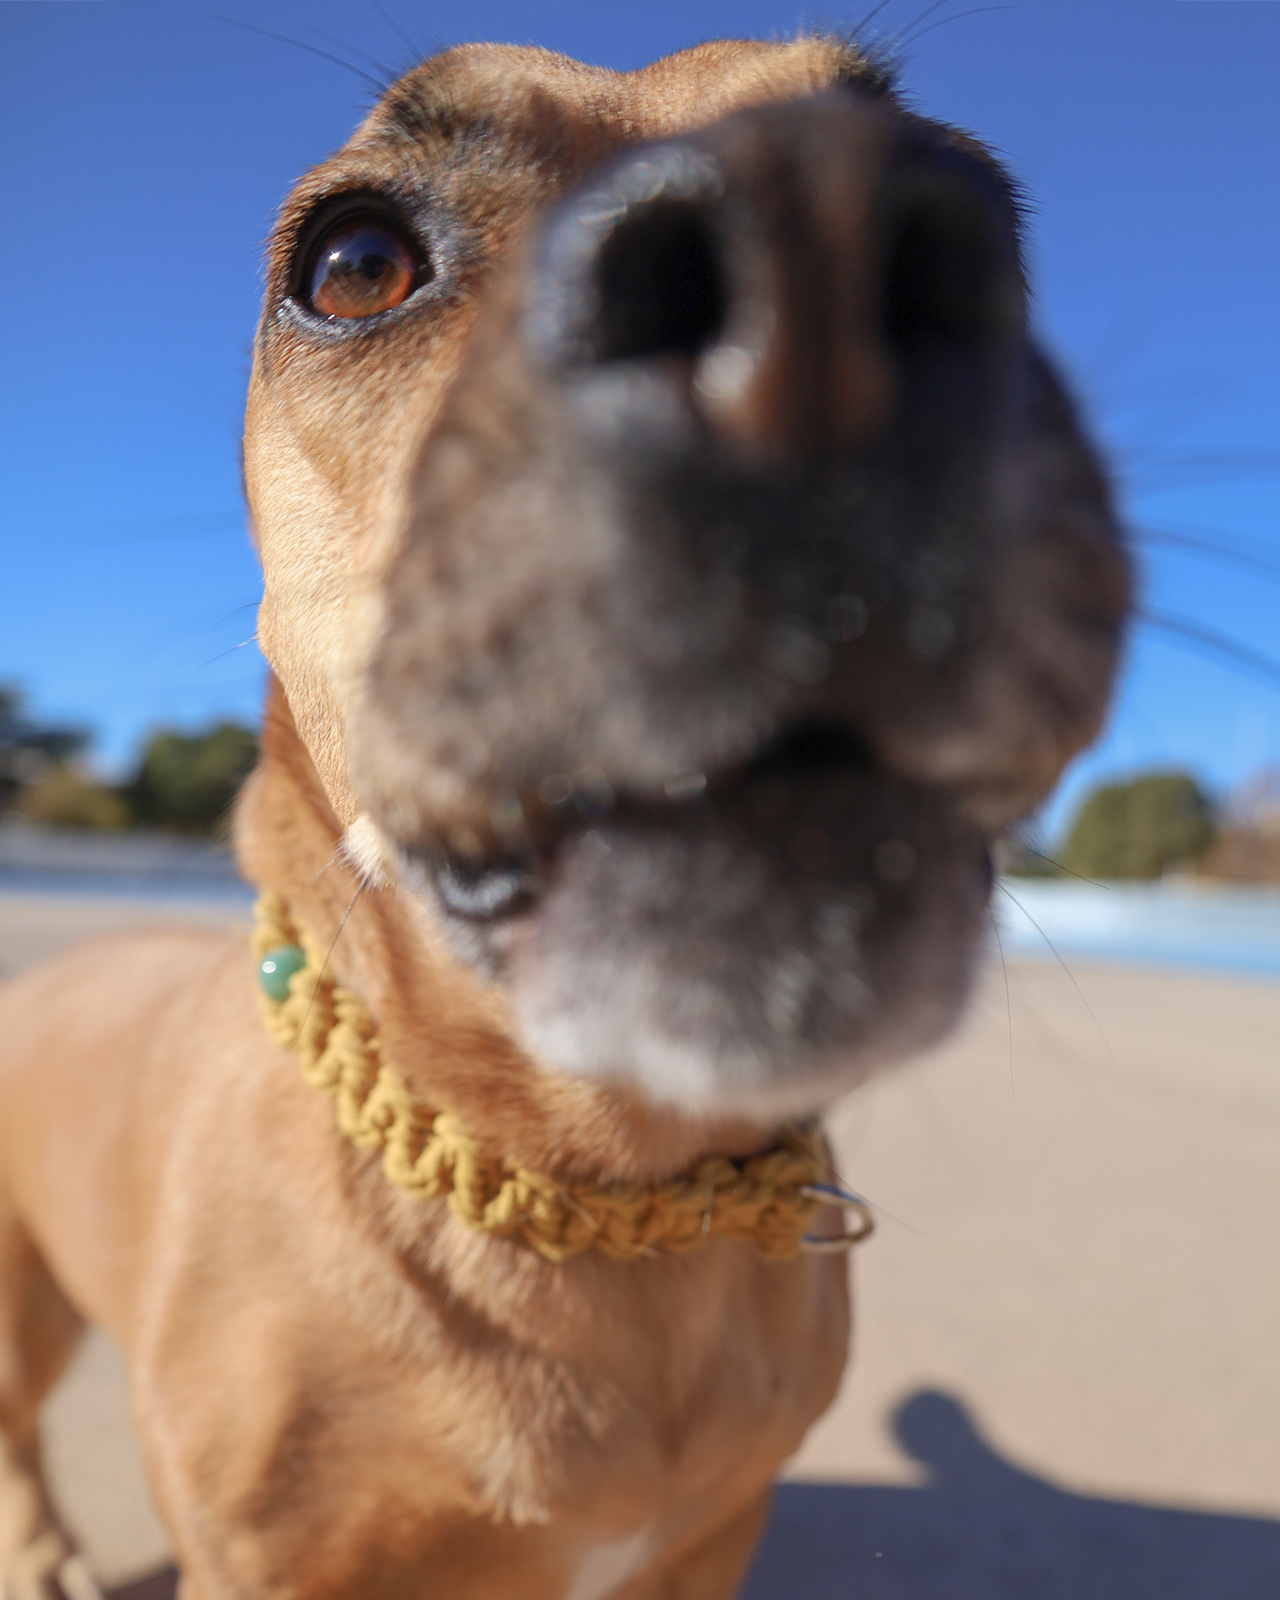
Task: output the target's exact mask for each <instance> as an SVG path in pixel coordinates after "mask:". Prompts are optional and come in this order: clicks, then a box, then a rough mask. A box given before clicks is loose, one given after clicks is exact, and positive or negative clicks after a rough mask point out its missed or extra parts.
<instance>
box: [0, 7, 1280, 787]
mask: <svg viewBox="0 0 1280 1600" xmlns="http://www.w3.org/2000/svg"><path fill="white" fill-rule="evenodd" d="M870 4H871V0H860V4H859V5H858V6H855V7H853V8H851V9H848V10H846V9H843V8H841V7H839V6H830V5H829V6H819V7H802V6H797V5H795V4H792V3H786V0H781V3H774V0H734V3H732V4H730V3H727V0H685V3H683V4H679V5H676V4H671V3H668V0H646V3H645V4H644V5H638V4H632V5H620V4H608V3H605V0H594V3H591V4H583V3H579V0H542V3H539V4H524V5H517V4H512V3H500V0H469V3H468V4H467V5H465V6H460V5H457V4H451V5H448V6H446V5H443V4H438V3H436V4H429V3H424V0H384V4H383V6H382V8H381V10H380V9H379V7H378V6H375V5H373V4H371V3H369V0H308V3H306V4H303V3H299V0H218V12H221V13H225V15H226V16H228V17H231V18H236V19H239V20H240V21H242V22H244V23H249V24H252V25H253V26H254V27H256V28H258V29H265V30H267V31H268V32H273V33H279V34H284V35H289V36H291V37H292V38H293V39H295V40H298V41H301V42H302V43H305V44H309V45H311V46H313V47H315V49H318V50H321V51H330V52H332V53H333V54H335V55H339V56H345V57H347V59H349V60H350V61H353V62H355V63H356V64H358V65H361V66H363V67H366V68H368V70H369V71H371V72H373V73H375V75H376V73H377V71H378V68H376V67H373V66H371V65H370V63H369V61H368V60H366V59H365V56H367V57H371V58H374V59H375V60H376V61H377V62H379V63H380V64H381V65H382V66H385V67H386V68H387V69H390V70H392V71H399V70H402V69H403V68H405V67H406V66H408V65H410V64H411V63H412V61H413V59H414V53H413V50H412V49H411V46H410V44H409V43H408V42H407V40H406V39H405V38H404V37H402V36H401V33H400V32H399V31H398V29H397V28H396V27H394V26H393V25H392V24H391V22H390V20H389V18H390V17H394V19H395V22H396V23H398V24H399V27H400V28H403V30H404V32H405V33H406V34H408V35H410V36H411V37H412V39H413V40H414V41H415V46H416V48H417V50H419V51H421V52H422V53H427V52H429V51H431V50H434V49H438V48H441V47H442V46H444V45H447V44H450V43H454V42H458V41H460V40H464V39H470V38H492V39H502V40H509V41H515V42H532V43H538V44H543V45H547V46H549V47H552V48H555V49H561V50H565V51H568V52H570V53H571V54H574V55H577V56H580V57H583V58H585V59H588V60H592V61H595V62H599V63H602V64H605V65H608V66H613V67H618V68H626V67H632V66H637V65H640V64H642V63H643V62H645V61H647V60H649V59H651V58H652V57H654V56H655V55H659V54H663V53H665V52H667V51H670V50H674V49H678V48H680V47H681V46H684V45H687V44H692V43H695V42H696V41H698V40H699V39H703V38H708V37H714V36H716V35H720V34H779V33H783V34H785V33H788V32H791V31H793V30H794V29H795V28H796V27H798V26H802V25H805V24H812V23H815V22H817V23H823V24H827V25H835V26H847V25H849V24H851V23H853V22H855V21H856V20H857V18H858V16H859V14H860V11H862V10H866V9H868V8H869V6H870ZM925 4H926V0H889V3H888V4H887V5H886V6H885V7H884V8H883V10H881V11H880V13H879V15H878V16H877V17H876V18H875V19H874V21H873V22H872V23H871V24H870V26H869V28H868V29H867V32H866V36H867V37H868V38H870V39H873V40H874V39H876V38H878V39H879V40H880V41H881V42H884V41H886V40H889V39H891V38H892V37H893V36H894V35H895V34H897V33H899V32H900V31H901V30H904V29H906V28H908V27H909V25H910V24H912V22H913V21H914V20H916V19H917V18H918V17H919V16H920V14H921V13H922V12H923V10H924V8H925ZM975 8H978V9H977V10H976V14H970V15H960V13H966V12H970V13H972V12H974V11H975ZM949 18H954V20H947V19H949ZM932 24H941V25H940V26H932V27H931V25H932ZM921 26H922V29H924V28H931V31H928V32H921V34H920V36H919V37H918V39H917V40H916V42H915V43H914V44H913V45H911V46H910V47H909V48H908V49H907V51H906V52H905V55H904V59H903V63H902V81H903V85H904V87H905V89H906V90H907V92H908V93H909V95H910V96H911V97H912V99H913V100H914V101H915V103H916V104H917V105H918V106H919V107H920V109H922V110H924V111H926V112H928V113H929V114H931V115H934V116H938V117H941V118H944V119H946V120H950V121H953V122H956V123H960V124H962V125H964V126H965V127H968V128H970V129H972V130H973V131H975V132H976V133H978V134H979V135H980V136H981V137H983V138H984V139H986V140H987V141H988V142H989V143H990V144H992V145H993V146H994V147H995V148H996V149H997V150H998V151H999V152H1000V153H1001V155H1002V156H1003V157H1004V159H1005V160H1006V161H1007V162H1008V164H1009V165H1010V166H1011V168H1012V169H1013V171H1014V172H1015V173H1016V174H1017V176H1018V177H1019V178H1020V179H1021V180H1022V181H1023V182H1024V183H1025V184H1026V186H1027V188H1028V189H1029V191H1030V193H1031V195H1032V197H1033V200H1034V202H1035V207H1036V210H1035V214H1034V217H1033V221H1032V228H1031V259H1032V267H1033V273H1034V279H1035V287H1036V316H1037V321H1038V324H1039V327H1040V330H1041V333H1042V335H1043V337H1044V338H1045V339H1046V341H1047V342H1048V344H1049V345H1050V346H1051V348H1052V349H1053V350H1054V351H1055V352H1056V353H1057V354H1058V356H1059V357H1060V359H1061V360H1062V361H1063V363H1064V364H1065V366H1066V368H1067V370H1068V372H1069V373H1070V375H1071V378H1072V381H1073V383H1074V385H1075V387H1076V389H1077V392H1078V393H1079V394H1080V395H1081V397H1082V398H1083V400H1084V402H1085V404H1086V405H1087V407H1088V409H1089V412H1090V414H1091V416H1092V418H1093V420H1094V423H1095V426H1096V428H1097V429H1098V431H1099V433H1100V435H1101V437H1102V439H1103V441H1104V443H1105V445H1106V448H1107V450H1108V453H1109V455H1110V458H1111V460H1112V462H1113V463H1114V465H1115V468H1116V471H1117V473H1118V476H1119V481H1120V484H1121V489H1122V496H1123V504H1124V509H1125V512H1126V516H1127V518H1128V520H1129V522H1130V524H1131V525H1132V526H1133V527H1134V529H1135V530H1139V531H1140V532H1142V534H1143V543H1142V545H1141V546H1140V548H1141V549H1142V551H1143V563H1142V564H1143V572H1144V602H1143V603H1144V606H1145V607H1146V608H1147V609H1148V610H1150V611H1152V612H1156V613H1160V614H1165V615H1168V616H1172V617H1174V618H1176V619H1181V620H1183V621H1185V622H1189V623H1191V624H1194V625H1195V626H1197V627H1199V628H1202V629H1207V630H1210V631H1212V632H1214V633H1216V634H1220V635H1223V636H1226V637H1228V638H1230V639H1231V640H1233V641H1236V642H1237V643H1238V644H1239V645H1241V646H1243V647H1245V648H1248V649H1252V650H1254V651H1256V652H1259V653H1262V654H1265V655H1275V656H1277V657H1280V627H1278V626H1277V623H1278V621H1280V586H1278V585H1277V581H1276V576H1277V574H1280V533H1278V531H1277V530H1278V529H1280V292H1278V289H1280V93H1278V92H1277V89H1276V78H1277V72H1278V70H1280V0H1070V3H1067V0H1013V3H1012V4H1009V5H1004V6H995V7H991V6H989V5H986V4H984V0H948V3H947V4H944V5H943V6H941V7H940V8H939V9H938V10H937V11H935V12H933V13H932V14H931V15H930V16H929V17H928V18H926V19H925V21H924V22H923V23H922V25H921ZM336 41H341V42H336ZM361 52H363V53H364V54H363V55H362V54H361ZM372 93H373V90H372V88H371V86H370V85H369V84H368V83H366V82H364V81H362V80H361V79H360V78H359V77H358V76H356V75H355V74H354V73H351V72H349V71H347V70H345V69H344V68H342V67H340V66H338V65H335V64H334V63H332V62H330V61H327V60H324V59H322V58H321V57H320V56H317V55H315V54H312V53H309V52H308V51H306V50H303V49H299V48H296V47H294V46H291V45H288V44H284V43H281V42H278V41H277V40H275V39H271V38H267V37H264V36H263V34H262V33H258V32H251V31H248V30H247V29H245V28H243V27H237V26H233V25H232V24H231V23H230V22H228V21H226V20H223V19H222V18H221V17H220V16H219V15H218V14H217V13H216V12H215V11H214V10H213V9H211V8H206V7H205V6H204V5H198V4H187V3H185V0H182V3H175V0H166V3H163V4H159V3H150V4H148V3H141V0H139V3H130V0H3V3H0V124H3V127H2V138H3V145H2V148H3V149H4V150H5V151H6V152H7V156H6V160H5V185H4V189H5V228H4V243H3V246H0V316H2V317H3V323H4V336H3V342H2V344H0V350H2V352H3V353H2V354H0V374H2V375H3V382H2V383H0V556H2V558H3V569H2V570H3V574H4V584H3V589H2V590H0V681H17V682H19V683H21V684H22V686H23V687H24V688H25V689H26V691H27V693H28V696H29V698H30V701H31V703H32V704H33V706H34V707H35V709H36V710H38V711H39V712H41V713H43V714H46V715H56V716H60V717H67V718H71V719H74V720H76V721H81V722H85V723H88V724H91V725H93V726H94V727H95V728H96V729H97V731H98V738H97V743H96V746H95V753H96V757H97V759H98V760H99V762H100V763H101V764H102V765H103V766H104V767H105V768H107V769H113V768H119V767H120V766H121V764H123V763H124V762H126V761H127V759H128V758H129V756H130V755H131V753H132V751H133V750H134V748H135V746H136V743H137V741H138V739H139V738H140V737H141V735H142V734H143V733H144V732H145V730H147V729H148V728H150V727H153V726H155V725H158V724H169V725H196V724H199V723H201V722H203V721H206V720H208V719H210V718H212V717H214V716H221V715H233V716H237V717H241V718H245V719H250V720H251V719H252V718H253V717H254V716H255V714H256V707H257V702H258V697H259V693H260V686H261V679H262V664H261V661H260V659H259V657H258V656H257V654H256V650H255V647H254V646H253V644H252V642H249V643H247V644H242V641H244V640H246V639H249V638H250V636H251V635H252V632H253V607H254V603H255V601H256V599H257V596H258V593H259V585H258V578H257V572H256V568H255V565H254V561H253V557H252V554H251V552H250V550H249V547H248V543H247V540H246V538H245V534H244V521H243V515H242V511H241V506H240V498H239V484H238V465H237V449H238V438H239V428H240V411H241V405H242V400H243V392H244V386H245V381H246V378H247V372H248V360H249V342H250V339H251V336H252V330H253V323H254V317H255V312H256V302H257V297H258V292H259V275H258V274H259V263H260V256H261V245H262V241H263V238H264V236H265V234H266V232H267V229H268V227H269V225H270V219H271V216H272V213H273V210H274V207H275V206H276V204H277V203H278V202H279V200H280V199H281V198H282V197H283V195H284V193H285V191H286V189H287V188H288V186H289V184H290V182H291V181H292V179H293V178H294V177H296V176H297V175H298V174H299V173H300V172H301V171H303V170H304V169H305V168H306V167H308V166H309V165H311V164H312V163H314V162H315V161H317V160H318V159H320V158H321V157H322V156H324V155H325V154H327V153H328V152H329V151H330V150H332V149H333V148H335V147H336V146H337V145H339V144H340V143H341V142H342V141H343V139H344V138H345V137H346V135H347V133H348V132H349V131H350V129H351V127H352V126H353V125H354V123H355V122H356V120H357V119H358V117H359V116H360V114H361V113H362V111H363V110H364V109H365V108H366V106H367V105H368V103H369V100H370V97H371V95H372ZM1148 535H1155V536H1156V537H1157V538H1158V539H1159V541H1160V542H1158V543H1157V542H1151V541H1150V539H1149V538H1148V537H1147V536H1148ZM1178 541H1181V542H1178ZM1188 541H1190V542H1188ZM1200 544H1203V545H1205V546H1208V547H1209V549H1208V550H1205V549H1201V548H1200V547H1199V546H1200ZM1210 552H1216V553H1217V557H1218V559H1216V560H1212V561H1211V560H1208V559H1205V557H1206V555H1207V554H1209V553H1210ZM1224 555H1225V556H1227V557H1232V558H1238V559H1237V564H1236V565H1234V566H1230V565H1225V564H1223V561H1222V557H1223V556H1224ZM1264 762H1274V763H1280V683H1267V682H1266V681H1264V680H1263V679H1261V678H1258V677H1255V678H1250V677H1247V676H1241V675H1240V674H1239V673H1238V672H1235V671H1231V670H1229V669H1228V667H1227V666H1226V665H1225V664H1224V663H1223V662H1222V661H1221V660H1215V659H1214V658H1213V657H1212V656H1211V655H1205V654H1201V653H1193V652H1188V651H1187V650H1185V649H1183V648H1179V647H1175V644H1174V643H1173V642H1172V641H1171V640H1170V639H1169V637H1168V635H1167V634H1162V633H1161V632H1159V631H1156V630H1153V629H1151V628H1149V627H1140V628H1139V629H1138V630H1137V631H1136V632H1135V634H1134V637H1133V641H1132V645H1131V648H1130V652H1129V658H1128V665H1127V670H1126V674H1125V677H1124V681H1123V685H1122V688H1121V691H1120V694H1119V696H1118V699H1117V703H1116V707H1115V710H1114V713H1113V716H1112V719H1111V723H1110V725H1109V728H1108V731H1107V733H1106V735H1105V737H1104V738H1103V740H1102V742H1101V743H1100V744H1099V746H1098V747H1097V748H1096V750H1095V751H1094V752H1092V753H1091V754H1090V755H1089V756H1087V757H1085V758H1084V759H1082V760H1081V761H1080V762H1078V763H1077V765H1076V767H1075V768H1074V769H1073V770H1072V771H1071V773H1070V774H1069V775H1068V778H1067V782H1066V785H1065V787H1064V790H1063V792H1062V797H1061V798H1060V799H1059V801H1058V803H1057V806H1056V807H1055V810H1054V814H1053V815H1054V817H1055V818H1056V817H1058V816H1060V815H1061V814H1062V812H1063V809H1064V807H1066V806H1067V805H1069V803H1070V800H1071V798H1072V797H1073V796H1074V795H1077V794H1078V793H1079V791H1080V789H1081V788H1082V787H1083V786H1086V785H1087V784H1089V783H1091V782H1093V781H1096V779H1097V778H1098V777H1100V776H1102V775H1111V774H1115V773H1123V772H1128V771H1132V770H1136V769H1138V768H1141V767H1148V766H1153V765H1170V764H1178V765H1188V766H1191V767H1193V768H1194V769H1196V770H1197V771H1199V772H1200V773H1201V774H1202V775H1203V776H1204V777H1205V779H1206V780H1207V781H1208V782H1210V783H1211V784H1212V785H1213V786H1214V787H1215V788H1217V789H1219V790H1221V789H1223V788H1225V787H1227V786H1229V785H1231V784H1233V783H1235V782H1237V781H1239V780H1240V779H1241V778H1242V777H1244V776H1245V775H1246V774H1247V773H1248V772H1250V771H1251V770H1253V769H1255V768H1257V767H1258V766H1260V765H1261V764H1263V763H1264Z"/></svg>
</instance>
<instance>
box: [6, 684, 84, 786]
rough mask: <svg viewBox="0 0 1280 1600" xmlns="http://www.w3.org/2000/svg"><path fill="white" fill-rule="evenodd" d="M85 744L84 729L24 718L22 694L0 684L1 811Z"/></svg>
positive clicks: (10, 686)
mask: <svg viewBox="0 0 1280 1600" xmlns="http://www.w3.org/2000/svg"><path fill="white" fill-rule="evenodd" d="M88 742H89V735H88V733H87V731H86V730H85V729H84V728H69V727H64V726H62V725H61V724H59V723H53V722H37V721H34V720H33V719H32V718H31V717H28V716H27V715H26V712H25V708H24V705H23V698H22V694H21V692H20V691H19V690H18V689H16V688H15V687H14V686H13V685H12V684H0V811H3V810H4V809H5V808H6V807H7V806H10V805H12V804H13V803H14V802H15V801H16V800H17V799H18V797H19V796H20V795H21V793H22V791H23V790H24V789H25V788H26V787H27V786H28V785H29V784H33V783H38V782H39V781H40V780H42V779H44V778H47V777H48V776H49V775H50V773H52V772H53V770H54V769H55V768H56V767H57V766H58V764H59V763H61V762H64V761H67V760H68V759H69V758H70V757H71V756H73V755H75V754H76V752H77V751H79V750H83V749H84V747H85V745H86V744H87V743H88Z"/></svg>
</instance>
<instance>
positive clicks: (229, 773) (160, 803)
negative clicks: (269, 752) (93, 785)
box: [121, 722, 258, 833]
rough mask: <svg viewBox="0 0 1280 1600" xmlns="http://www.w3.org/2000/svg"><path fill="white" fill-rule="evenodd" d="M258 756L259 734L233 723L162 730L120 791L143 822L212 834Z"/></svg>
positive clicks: (190, 831) (223, 821)
mask: <svg viewBox="0 0 1280 1600" xmlns="http://www.w3.org/2000/svg"><path fill="white" fill-rule="evenodd" d="M257 759H258V741H257V739H256V737H255V736H254V734H253V733H251V732H250V730H249V729H248V728H242V727H240V726H239V725H238V724H236V723H234V722H220V723H218V725H217V726H216V727H213V728H210V729H209V731H208V732H207V733H197V734H183V733H174V732H172V731H168V730H166V731H162V732H159V733H156V734H153V735H152V737H151V738H150V739H149V740H148V742H147V745H146V748H145V749H144V750H143V753H142V760H141V763H140V765H139V767H138V772H137V775H136V776H135V777H134V778H133V779H132V781H131V782H129V783H127V784H125V785H124V786H123V788H122V789H121V794H122V795H123V796H124V798H125V799H126V801H127V802H128V803H129V806H130V808H131V809H132V811H133V814H134V816H135V818H136V819H137V821H138V822H139V823H140V824H141V825H142V826H143V827H152V828H167V829H170V830H172V831H174V832H176V833H213V832H216V831H218V830H219V829H220V828H221V827H223V826H225V823H226V820H227V817H228V814H229V812H230V810H231V802H232V801H233V800H234V799H235V797H236V794H237V792H238V790H239V788H240V785H241V784H242V783H243V782H244V780H245V778H246V777H247V776H248V775H249V773H250V772H251V771H252V770H253V766H254V763H255V762H256V761H257Z"/></svg>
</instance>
